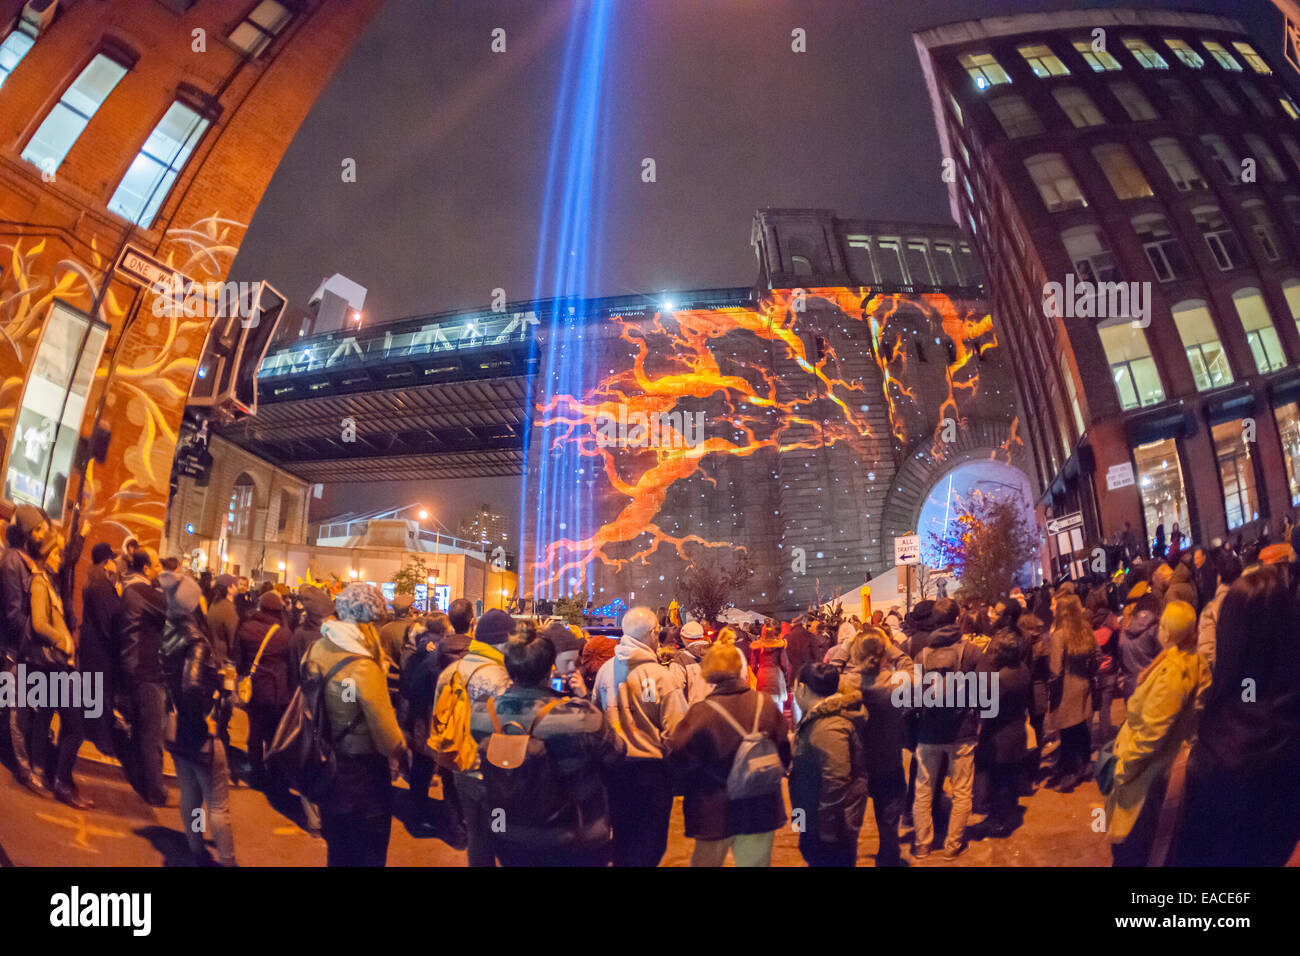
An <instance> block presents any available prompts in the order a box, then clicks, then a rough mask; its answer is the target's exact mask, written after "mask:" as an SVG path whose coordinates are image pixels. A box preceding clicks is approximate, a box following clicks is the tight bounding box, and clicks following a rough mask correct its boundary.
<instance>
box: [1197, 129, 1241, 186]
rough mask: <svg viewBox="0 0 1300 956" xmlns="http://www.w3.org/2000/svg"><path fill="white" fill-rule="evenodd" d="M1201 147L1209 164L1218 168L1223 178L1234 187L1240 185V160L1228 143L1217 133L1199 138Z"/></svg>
mask: <svg viewBox="0 0 1300 956" xmlns="http://www.w3.org/2000/svg"><path fill="white" fill-rule="evenodd" d="M1201 145H1202V146H1204V147H1205V154H1206V155H1207V156H1208V157H1209V158H1210V162H1211V164H1213V165H1215V166H1218V167H1219V172H1221V173H1223V178H1224V179H1226V180H1227V181H1228V182H1230V183H1232V184H1233V185H1234V186H1236V185H1239V184H1240V183H1241V160H1239V159H1238V158H1237V154H1236V153H1234V152H1233V151H1232V148H1231V147H1230V146H1229V145H1228V141H1227V140H1226V139H1224V138H1223V137H1222V136H1220V135H1218V134H1217V133H1206V134H1205V135H1204V136H1202V137H1201Z"/></svg>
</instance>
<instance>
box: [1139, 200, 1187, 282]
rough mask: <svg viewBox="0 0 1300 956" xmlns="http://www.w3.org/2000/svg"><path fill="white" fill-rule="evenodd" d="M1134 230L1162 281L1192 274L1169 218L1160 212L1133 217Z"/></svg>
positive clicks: (1154, 270)
mask: <svg viewBox="0 0 1300 956" xmlns="http://www.w3.org/2000/svg"><path fill="white" fill-rule="evenodd" d="M1133 231H1134V232H1136V233H1137V236H1138V239H1139V240H1141V242H1142V248H1143V250H1145V252H1146V254H1147V261H1149V262H1150V263H1151V269H1152V271H1153V272H1155V274H1156V279H1157V280H1159V281H1160V282H1171V281H1173V280H1174V279H1185V278H1187V277H1188V276H1190V275H1191V274H1192V270H1191V266H1189V265H1188V263H1187V256H1186V255H1185V254H1184V253H1183V247H1182V243H1180V242H1179V241H1178V237H1177V236H1176V235H1174V231H1173V229H1172V228H1171V227H1170V225H1169V220H1168V219H1166V218H1165V217H1164V216H1163V215H1161V214H1160V213H1158V212H1154V213H1147V214H1145V215H1142V216H1135V217H1134V218H1133Z"/></svg>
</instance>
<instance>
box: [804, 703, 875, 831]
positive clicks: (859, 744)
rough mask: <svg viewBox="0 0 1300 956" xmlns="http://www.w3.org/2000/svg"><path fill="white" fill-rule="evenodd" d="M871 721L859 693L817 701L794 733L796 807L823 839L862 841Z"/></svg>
mask: <svg viewBox="0 0 1300 956" xmlns="http://www.w3.org/2000/svg"><path fill="white" fill-rule="evenodd" d="M869 724H870V720H869V718H868V715H867V712H866V711H865V710H864V709H863V707H862V695H861V694H859V693H858V692H857V691H848V692H846V693H845V692H842V693H838V694H832V695H830V696H829V697H824V698H822V699H821V700H820V701H818V702H817V704H816V705H814V706H813V707H812V708H811V709H810V710H809V711H808V712H807V713H806V714H804V715H803V718H802V719H801V720H800V721H799V725H798V726H797V727H795V731H794V755H793V761H792V763H791V765H790V806H791V808H792V809H794V810H796V811H798V810H803V811H804V826H805V830H804V832H806V833H809V834H815V835H816V837H817V839H819V840H821V841H822V842H823V843H841V844H843V843H848V844H854V845H856V844H857V842H858V832H859V831H860V830H861V829H862V817H863V815H864V813H865V812H866V809H867V763H866V752H865V750H864V748H863V736H864V733H866V732H867V727H868V726H869Z"/></svg>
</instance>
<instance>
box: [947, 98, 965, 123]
mask: <svg viewBox="0 0 1300 956" xmlns="http://www.w3.org/2000/svg"><path fill="white" fill-rule="evenodd" d="M948 102H949V103H950V104H951V105H952V115H953V116H955V117H957V125H958V126H965V125H966V118H965V117H964V116H962V114H961V104H960V103H958V102H957V97H955V96H953V95H952V94H951V93H949V94H948Z"/></svg>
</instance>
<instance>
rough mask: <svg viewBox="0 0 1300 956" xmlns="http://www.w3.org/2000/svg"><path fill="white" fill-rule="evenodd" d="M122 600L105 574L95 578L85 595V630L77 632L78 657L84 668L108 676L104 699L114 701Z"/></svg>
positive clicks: (83, 625)
mask: <svg viewBox="0 0 1300 956" xmlns="http://www.w3.org/2000/svg"><path fill="white" fill-rule="evenodd" d="M121 613H122V599H121V598H120V597H119V596H118V593H117V588H115V587H113V584H112V582H111V581H109V580H108V578H107V577H105V576H104V574H103V573H102V571H101V572H100V573H99V574H98V575H96V574H95V571H94V570H92V571H91V577H90V579H89V580H88V581H87V582H86V587H85V589H84V590H82V592H81V627H80V629H79V630H78V632H77V644H78V647H77V656H78V658H79V659H80V661H81V667H82V668H83V669H84V670H86V671H89V672H92V673H101V674H103V675H104V699H105V700H108V701H112V700H113V686H114V684H115V683H116V681H115V680H114V677H115V676H116V674H115V672H116V670H117V645H116V641H117V634H118V619H119V617H120V616H121Z"/></svg>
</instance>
